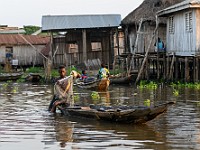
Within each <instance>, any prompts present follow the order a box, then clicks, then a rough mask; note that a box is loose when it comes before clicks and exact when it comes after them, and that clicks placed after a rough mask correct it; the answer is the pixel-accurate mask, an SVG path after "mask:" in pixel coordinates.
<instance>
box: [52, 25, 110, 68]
mask: <svg viewBox="0 0 200 150" xmlns="http://www.w3.org/2000/svg"><path fill="white" fill-rule="evenodd" d="M110 32H111V30H110V29H109V30H108V29H102V30H100V29H97V30H95V29H88V30H86V42H87V43H86V46H87V51H86V52H87V60H88V59H97V58H98V59H100V60H101V61H102V62H104V63H106V64H110V63H112V61H113V59H114V56H112V55H114V45H111V40H113V38H114V37H113V36H112V37H111V36H110V35H111V34H110ZM91 42H101V46H102V51H92V47H91ZM69 43H76V44H77V45H78V52H76V53H69V49H68V47H67V44H69ZM56 48H58V51H57V53H56V55H55V59H54V66H56V67H57V66H59V65H61V64H64V65H66V66H70V65H74V64H76V63H78V64H79V63H83V62H84V59H83V38H82V30H69V31H67V33H66V35H65V36H63V37H54V40H53V53H54V52H55V50H56Z"/></svg>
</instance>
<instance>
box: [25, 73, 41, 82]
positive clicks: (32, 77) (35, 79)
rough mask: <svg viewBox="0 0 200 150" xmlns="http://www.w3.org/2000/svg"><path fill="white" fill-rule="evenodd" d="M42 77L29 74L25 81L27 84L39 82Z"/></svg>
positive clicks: (36, 74)
mask: <svg viewBox="0 0 200 150" xmlns="http://www.w3.org/2000/svg"><path fill="white" fill-rule="evenodd" d="M41 78H42V76H41V75H40V74H38V73H30V74H29V75H28V76H27V77H26V78H25V80H26V81H29V82H39V81H40V79H41Z"/></svg>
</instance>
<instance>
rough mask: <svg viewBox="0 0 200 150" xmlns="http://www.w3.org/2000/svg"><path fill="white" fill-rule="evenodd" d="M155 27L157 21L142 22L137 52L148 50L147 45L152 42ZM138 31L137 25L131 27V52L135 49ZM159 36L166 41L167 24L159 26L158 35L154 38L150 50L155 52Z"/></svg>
mask: <svg viewBox="0 0 200 150" xmlns="http://www.w3.org/2000/svg"><path fill="white" fill-rule="evenodd" d="M155 28H156V25H155V23H153V24H152V23H151V22H144V23H143V24H142V27H141V31H140V32H139V33H140V34H139V35H138V44H137V49H136V53H144V52H145V51H146V50H147V47H148V46H149V44H150V41H151V38H152V35H153V33H154V30H155ZM137 31H138V27H137V29H136V27H135V26H130V27H129V35H128V37H129V45H130V47H129V49H130V52H133V50H134V46H135V40H136V37H137ZM157 37H160V38H161V39H162V41H163V42H164V43H166V25H160V26H159V28H158V32H157V35H156V36H155V39H153V42H152V44H151V47H150V51H149V52H155V47H154V43H155V42H156V38H157Z"/></svg>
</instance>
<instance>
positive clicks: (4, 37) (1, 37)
mask: <svg viewBox="0 0 200 150" xmlns="http://www.w3.org/2000/svg"><path fill="white" fill-rule="evenodd" d="M49 41H50V38H49V37H44V36H39V35H22V34H21V35H19V34H0V45H10V46H11V45H29V44H28V43H31V44H32V45H46V44H47V43H48V42H49Z"/></svg>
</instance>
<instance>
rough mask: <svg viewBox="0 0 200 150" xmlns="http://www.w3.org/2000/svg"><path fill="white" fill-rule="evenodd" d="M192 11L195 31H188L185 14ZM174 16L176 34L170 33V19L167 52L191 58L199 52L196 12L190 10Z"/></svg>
mask: <svg viewBox="0 0 200 150" xmlns="http://www.w3.org/2000/svg"><path fill="white" fill-rule="evenodd" d="M189 11H192V14H193V15H192V19H193V27H192V28H193V31H192V32H188V31H186V27H185V13H187V12H189ZM189 11H183V12H177V13H176V14H174V15H173V16H174V28H175V30H174V34H170V33H169V18H168V23H167V51H168V52H175V53H176V55H181V56H187V55H188V56H190V55H194V54H195V53H196V51H197V47H196V17H195V11H194V10H189Z"/></svg>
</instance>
